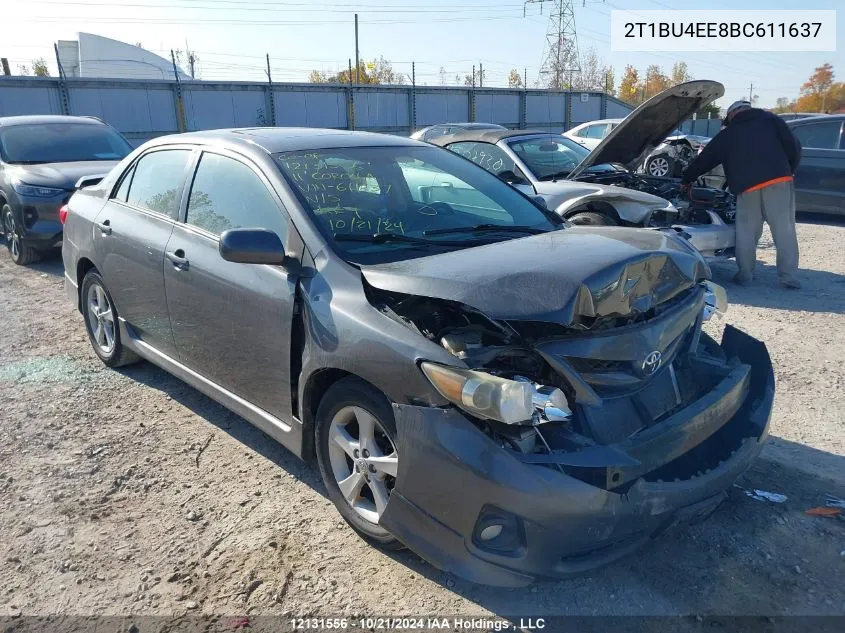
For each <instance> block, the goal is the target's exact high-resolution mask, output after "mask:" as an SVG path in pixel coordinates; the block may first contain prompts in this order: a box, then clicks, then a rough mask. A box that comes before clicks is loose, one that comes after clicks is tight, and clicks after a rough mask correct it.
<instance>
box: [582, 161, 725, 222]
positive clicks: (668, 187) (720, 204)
mask: <svg viewBox="0 0 845 633" xmlns="http://www.w3.org/2000/svg"><path fill="white" fill-rule="evenodd" d="M578 180H582V181H586V182H595V183H598V184H602V185H615V186H617V187H625V188H626V189H634V190H636V191H642V192H644V193H649V194H652V195H655V196H658V197H660V198H663V199H664V200H668V201H669V202H671V203H672V204H673V205H674V206H675V208H676V209H678V213H679V216H678V217H674V216H673V217H670V216H669V215H668V214H661V215H657V214H655V216H653V217H652V226H667V225H668V224H678V223H680V224H713V223H714V219H713V217H712V216H711V213H712V214H715V215H716V216H717V217H718V218H719V219H720V221H721V222H722V223H724V224H733V223H734V221H735V218H736V196H735V195H733V194H732V193H730V192H728V191H724V190H721V189H715V188H713V187H706V186H700V185H696V186H693V187H692V188H691V189H690V190H689V194H688V195H687V194H685V193H684V191H683V190H682V189H681V181H680V180H679V179H677V178H665V177H658V176H647V175H643V174H636V173H632V172H629V171H622V170H607V171H594V172H589V173H587V174H584V175H583V176H581V177H579V179H578Z"/></svg>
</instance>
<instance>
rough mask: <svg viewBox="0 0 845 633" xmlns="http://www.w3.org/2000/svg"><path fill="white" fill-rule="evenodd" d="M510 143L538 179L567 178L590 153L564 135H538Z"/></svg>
mask: <svg viewBox="0 0 845 633" xmlns="http://www.w3.org/2000/svg"><path fill="white" fill-rule="evenodd" d="M509 145H510V148H511V149H512V150H513V151H514V152H515V153H516V155H517V156H519V158H520V159H521V160H522V162H523V163H525V166H526V167H528V169H530V170H531V171H532V172H533V174H534V177H535V178H536V179H537V180H557V179H558V178H565V177H566V176H567V175H568V174H569V172H571V171H572V170H573V169H575V167H576V166H578V164H579V163H580V162H581V161H582V160H584V159H585V158H586V157H587V156H588V155H589V153H590V152H589V150H586V149H584V148H583V147H581V146H580V145H579V144H578V143H576V142H575V141H570V140H569V139H568V138H565V137H563V136H551V135H550V136H537V137H532V138H529V139H526V140H517V141H511V142H510V143H509Z"/></svg>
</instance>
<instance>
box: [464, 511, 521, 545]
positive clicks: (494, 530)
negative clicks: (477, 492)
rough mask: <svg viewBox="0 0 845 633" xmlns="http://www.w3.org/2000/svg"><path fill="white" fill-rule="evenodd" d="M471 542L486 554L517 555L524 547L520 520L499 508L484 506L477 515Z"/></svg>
mask: <svg viewBox="0 0 845 633" xmlns="http://www.w3.org/2000/svg"><path fill="white" fill-rule="evenodd" d="M472 540H473V542H474V543H475V545H476V546H477V547H479V548H480V549H483V550H486V551H488V552H493V553H496V554H505V555H510V556H514V555H517V554H518V553H519V552H520V551H521V550H522V548H523V547H524V545H525V533H524V530H523V526H522V519H520V518H519V517H517V516H516V515H513V514H511V513H510V512H506V511H504V510H500V509H499V508H494V507H492V506H485V507H484V508H483V509H482V510H481V513H480V514H479V515H478V520H477V521H476V523H475V530H473V537H472Z"/></svg>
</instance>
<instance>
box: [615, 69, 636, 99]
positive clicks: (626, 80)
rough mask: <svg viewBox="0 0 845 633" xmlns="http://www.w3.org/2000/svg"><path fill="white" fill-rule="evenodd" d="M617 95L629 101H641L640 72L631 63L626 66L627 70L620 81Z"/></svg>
mask: <svg viewBox="0 0 845 633" xmlns="http://www.w3.org/2000/svg"><path fill="white" fill-rule="evenodd" d="M616 96H617V97H619V98H620V99H622V100H623V101H627V102H628V103H639V102H640V98H639V97H640V74H639V73H638V72H637V69H636V68H634V67H633V66H631V65H630V64H629V65H628V66H625V72H624V74H623V75H622V81H620V82H619V91H618V92H617V93H616Z"/></svg>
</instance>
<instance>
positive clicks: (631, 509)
mask: <svg viewBox="0 0 845 633" xmlns="http://www.w3.org/2000/svg"><path fill="white" fill-rule="evenodd" d="M722 348H723V350H725V352H726V353H727V354H728V355H729V356H730V357H733V358H736V359H737V360H738V361H739V362H741V363H743V365H741V367H742V366H745V367H749V368H750V369H749V370H748V371H749V372H750V373H749V374H747V375H746V378H745V379H744V380H746V381H747V382H745V383H743V384H745V385H747V386H748V388H749V392H748V395H747V397H746V398H745V400H744V401H743V402H742V404H741V406H740V408H739V410H738V411H737V412H736V413H735V414H734V415H733V417H732V418H731V420H730V421H728V422H727V424H725V425H724V426H723V427H720V430H719V431H717V433H719V434H720V435H719V436H718V438H717V435H716V433H714V435H713V438H714V441H715V440H716V439H719V441H721V438H723V437H725V434H729V433H734V434H739V435H740V436H741V437H742V438H743V439H742V440H741V441H740V442H739V443H738V444H737V447H736V448H735V449H734V450H733V452H732V453H731V454H730V455H728V456H726V457H725V458H724V459H722V460H721V461H719V462H718V464H716V465H714V467H713V468H710V469H708V470H707V471H706V472H704V473H698V474H697V475H693V476H690V477H686V478H681V479H680V480H679V479H675V480H674V481H672V480H665V481H664V480H659V479H656V478H652V477H646V476H642V477H639V478H637V479H636V480H635V481H633V483H632V484H631V485H630V486H627V487H626V488H625V490H624V492H616V491H614V490H606V489H603V488H601V487H598V486H594V485H590V484H588V483H586V482H584V481H581V480H579V479H576V478H574V477H572V476H569V475H568V474H565V473H563V472H558V471H557V470H554V469H553V468H550V467H547V466H539V465H537V464H529V463H525V462H523V461H521V460H520V459H519V458H518V456H516V455H515V454H514V453H511V452H508V451H506V450H503V449H502V448H501V447H500V446H499V445H498V444H497V443H496V442H495V441H493V440H492V439H491V438H489V437H488V436H486V435H484V434H483V433H481V432H479V431H478V429H477V428H476V426H475V425H474V424H473V422H472V421H470V420H469V419H468V418H467V417H466V416H465V415H464V414H462V413H460V412H459V411H457V410H456V409H454V408H429V407H419V406H413V405H400V404H396V405H394V414H395V417H396V423H397V432H398V439H399V443H398V445H397V449H398V451H399V454H400V455H401V458H400V467H399V476H398V478H397V483H396V487H395V489H394V490H393V492H392V495H391V499H390V502H389V503H388V505H387V508H386V510H385V512H384V514H383V515H382V518H381V524H382V525H383V526H384V527H386V528H387V529H388V530H390V531H391V532H392V533H393V534H395V535H396V536H397V537H398V538H399V539H400V540H402V541H403V542H404V543H405V544H406V545H408V546H409V547H410V548H411V549H412V550H414V551H415V552H416V553H417V554H419V555H420V556H422V557H423V558H425V559H426V560H428V561H429V562H430V563H431V564H433V565H435V566H436V567H438V568H441V569H446V570H449V571H451V572H453V573H455V574H457V575H459V576H462V577H464V578H467V579H469V580H472V581H475V582H481V583H485V584H494V585H507V586H521V585H525V584H528V583H529V582H531V581H532V580H533V579H535V578H537V577H565V576H568V575H571V574H577V573H582V572H584V571H587V570H589V569H592V568H595V567H597V566H600V565H604V564H607V563H609V562H612V561H613V560H616V559H617V558H619V557H621V556H624V555H626V554H628V553H630V552H631V551H633V550H635V549H636V548H638V547H639V546H641V545H642V544H643V543H645V542H646V541H648V540H649V539H650V538H652V537H654V536H657V535H659V534H661V533H662V532H663V531H665V530H666V529H668V528H669V527H670V526H672V525H674V524H676V523H678V522H686V521H693V520H697V519H699V518H703V517H704V516H706V515H707V514H709V513H710V512H712V510H713V508H715V507H716V506H717V505H718V504H719V503H720V502H721V501H722V500H723V499H724V498H725V491H726V490H727V488H729V487H730V485H731V484H732V483H733V482H734V481H735V480H736V478H737V477H738V476H739V475H741V474H742V473H743V472H744V471H745V469H747V468H748V466H749V465H750V464H751V462H752V461H753V460H754V459H755V458H756V456H757V454H758V453H759V451H760V449H761V447H762V443H763V441H764V439H765V438H766V435H767V429H768V424H769V419H770V415H771V408H772V404H773V398H774V374H773V370H772V366H771V360H770V359H769V355H768V352H767V351H766V348H765V345H763V344H762V343H760V342H759V341H756V340H755V339H753V338H751V337H749V336H748V335H746V334H744V333H742V332H740V331H738V330H734V329H733V328H731V327H730V326H729V327H728V328H726V331H725V335H724V337H723V341H722ZM699 432H700V426H698V425H696V424H695V423H693V424H691V426H690V430H689V435H690V443H694V442H693V440H692V438H693V436H695V435H696V433H699ZM677 437H678V442H677V443H676V444H677V445H684V444H685V441H684V440H683V437H682V435H678V436H677ZM700 439H701V438H695V441H699V440H700ZM705 441H706V440H705ZM620 450H624V443H623V444H620ZM550 457H553V456H550ZM560 457H561V461H565V460H566V459H567V455H566V454H561V455H560ZM669 457H670V456H667V459H668V458H669ZM457 489H459V490H460V491H461V493H460V498H459V499H457V498H456V494H455V491H456V490H457ZM488 507H495V508H498V509H501V510H503V511H505V512H507V513H511V514H513V515H515V516H518V517H520V518H521V520H522V528H523V545H522V546H521V547H519V548H517V549H516V550H514V551H512V552H507V553H496V552H491V551H487V550H485V549H484V548H483V547H480V546H479V544H478V543H477V542H476V541H475V540H474V538H473V536H472V535H473V533H474V529H475V526H476V521H477V519H478V517H479V515H480V513H482V511H483V510H484V508H488Z"/></svg>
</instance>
